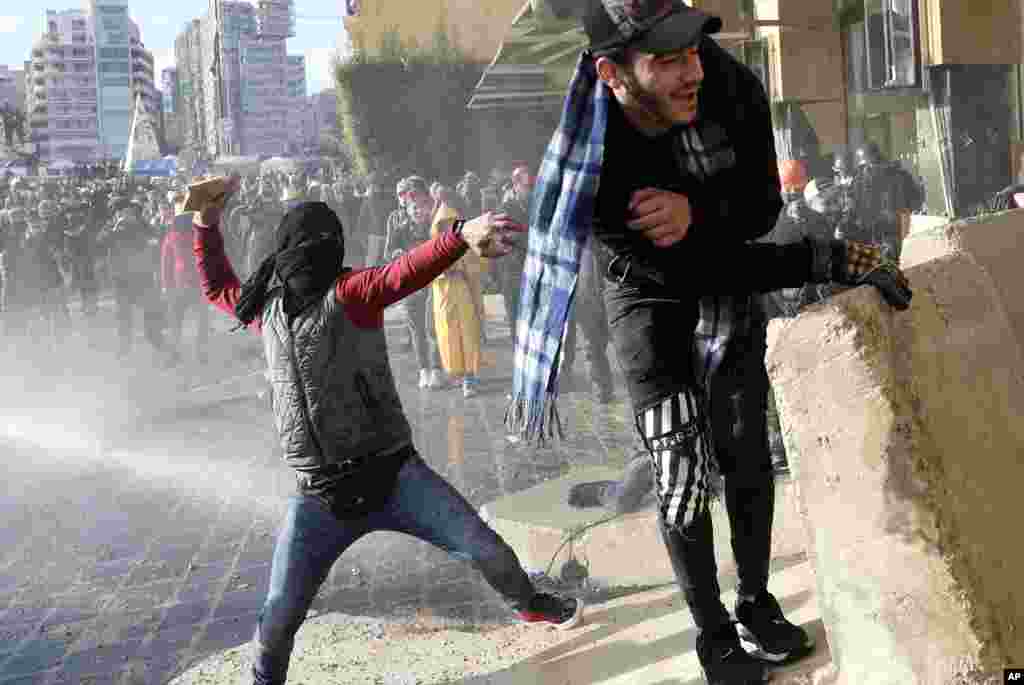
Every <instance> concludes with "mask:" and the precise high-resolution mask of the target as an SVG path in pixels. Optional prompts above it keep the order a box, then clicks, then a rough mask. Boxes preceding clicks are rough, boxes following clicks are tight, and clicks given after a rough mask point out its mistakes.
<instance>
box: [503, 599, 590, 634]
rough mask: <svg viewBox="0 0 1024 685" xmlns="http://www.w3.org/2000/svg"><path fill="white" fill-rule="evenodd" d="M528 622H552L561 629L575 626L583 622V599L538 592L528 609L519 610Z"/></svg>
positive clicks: (520, 615)
mask: <svg viewBox="0 0 1024 685" xmlns="http://www.w3.org/2000/svg"><path fill="white" fill-rule="evenodd" d="M519 618H521V619H522V620H523V621H525V622H526V623H539V622H545V623H551V624H553V625H554V626H555V627H556V628H558V629H559V630H569V629H570V628H575V627H576V626H578V625H580V624H581V623H582V622H583V600H582V599H576V598H573V597H559V596H558V595H552V594H549V593H547V592H538V593H537V594H535V595H534V596H533V598H532V599H530V603H529V605H528V606H527V607H526V609H523V610H522V611H520V612H519Z"/></svg>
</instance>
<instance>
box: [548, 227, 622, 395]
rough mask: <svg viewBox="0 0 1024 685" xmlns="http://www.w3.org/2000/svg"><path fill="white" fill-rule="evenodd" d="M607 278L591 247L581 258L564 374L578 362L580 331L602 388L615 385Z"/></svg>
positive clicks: (594, 378) (593, 375) (592, 374)
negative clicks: (611, 357) (599, 267)
mask: <svg viewBox="0 0 1024 685" xmlns="http://www.w3.org/2000/svg"><path fill="white" fill-rule="evenodd" d="M603 286H604V277H603V274H602V273H601V272H600V271H599V270H598V265H597V262H596V261H595V260H594V256H593V253H592V252H591V250H590V249H589V246H588V248H587V249H584V251H583V254H582V256H581V259H580V274H579V278H578V280H577V283H576V296H575V297H574V298H573V304H572V311H570V313H569V330H568V331H567V333H566V336H565V346H564V348H563V354H562V363H561V369H560V375H561V374H564V375H565V376H569V375H571V374H572V370H573V365H574V364H575V362H576V344H577V336H578V331H582V333H583V339H584V340H585V342H586V345H585V347H584V354H585V357H586V360H587V364H588V366H589V368H590V380H591V382H592V383H594V384H595V385H599V386H601V387H607V388H610V387H611V382H612V369H611V364H610V362H609V360H608V342H609V339H610V338H609V330H608V315H607V314H606V312H605V306H604V294H603V293H604V288H603Z"/></svg>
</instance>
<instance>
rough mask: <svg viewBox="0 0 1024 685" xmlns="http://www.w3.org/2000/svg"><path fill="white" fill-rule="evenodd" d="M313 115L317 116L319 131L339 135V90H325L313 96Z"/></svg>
mask: <svg viewBox="0 0 1024 685" xmlns="http://www.w3.org/2000/svg"><path fill="white" fill-rule="evenodd" d="M312 100H313V116H314V117H315V122H316V124H315V125H316V128H317V130H319V131H322V132H324V133H326V134H327V135H331V136H334V137H337V136H338V135H339V133H340V132H339V130H338V93H337V91H335V90H333V89H331V90H324V91H321V92H319V93H317V94H316V95H313V96H312Z"/></svg>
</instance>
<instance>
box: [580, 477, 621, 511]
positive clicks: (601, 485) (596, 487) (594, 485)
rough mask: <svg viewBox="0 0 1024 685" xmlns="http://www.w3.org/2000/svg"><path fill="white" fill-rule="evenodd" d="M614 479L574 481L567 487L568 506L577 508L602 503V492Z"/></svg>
mask: <svg viewBox="0 0 1024 685" xmlns="http://www.w3.org/2000/svg"><path fill="white" fill-rule="evenodd" d="M614 482H615V481H611V480H595V481H591V482H589V483H576V485H573V486H572V487H571V488H569V506H570V507H576V508H577V509H589V508H591V507H600V506H603V505H604V494H605V492H607V491H608V486H610V485H612V484H613V483H614Z"/></svg>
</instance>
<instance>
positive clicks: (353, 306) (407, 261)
mask: <svg viewBox="0 0 1024 685" xmlns="http://www.w3.org/2000/svg"><path fill="white" fill-rule="evenodd" d="M467 249H468V247H467V245H466V242H465V241H464V240H463V239H462V238H461V237H459V236H457V235H455V234H454V233H452V232H451V231H447V230H446V231H442V232H441V233H440V234H439V235H438V236H437V237H436V238H432V239H430V240H428V241H427V242H425V243H422V244H420V245H418V246H416V247H415V248H413V249H412V250H410V251H409V252H406V253H405V254H403V255H402V256H401V257H399V258H398V259H396V260H394V261H392V262H391V263H389V264H386V265H384V266H378V267H373V268H370V269H360V270H358V271H349V272H346V273H345V274H344V275H342V276H341V277H340V278H339V279H338V284H337V286H336V289H335V294H336V296H337V298H338V302H341V303H342V304H344V305H345V311H346V312H347V313H348V317H349V320H351V321H352V323H354V324H355V325H357V326H359V327H360V328H380V327H381V326H383V325H384V308H385V307H387V306H389V305H392V304H394V303H395V302H398V301H399V300H401V299H402V298H404V297H407V296H408V295H411V294H412V293H414V292H416V291H417V290H420V289H421V288H424V287H426V286H427V285H429V284H430V282H431V281H433V280H434V279H435V278H437V277H438V276H439V275H441V274H442V273H443V272H444V271H445V269H447V268H448V267H450V266H451V265H452V264H454V263H455V262H456V261H458V260H459V259H460V258H461V257H462V256H463V255H464V254H466V250H467Z"/></svg>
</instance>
